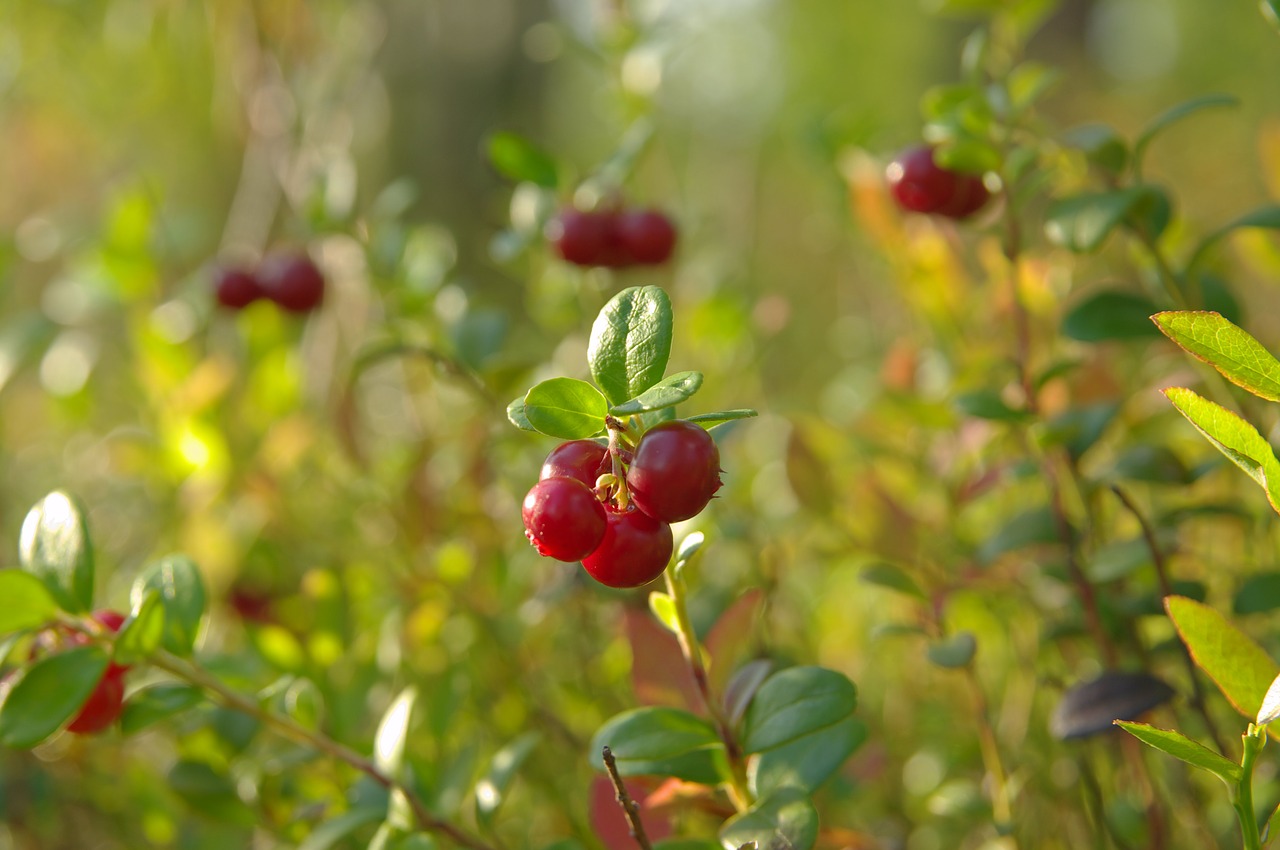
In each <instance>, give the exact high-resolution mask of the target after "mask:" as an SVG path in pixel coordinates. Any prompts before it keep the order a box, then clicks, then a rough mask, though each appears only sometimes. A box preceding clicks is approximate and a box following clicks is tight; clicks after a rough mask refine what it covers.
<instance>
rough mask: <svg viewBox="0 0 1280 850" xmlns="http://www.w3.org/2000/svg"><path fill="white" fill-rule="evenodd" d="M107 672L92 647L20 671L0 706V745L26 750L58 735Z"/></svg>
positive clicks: (101, 654) (97, 650)
mask: <svg viewBox="0 0 1280 850" xmlns="http://www.w3.org/2000/svg"><path fill="white" fill-rule="evenodd" d="M106 669H107V655H106V653H105V652H103V651H102V650H101V649H100V648H98V647H96V646H82V647H78V648H75V649H68V650H67V651H65V652H60V653H58V654H57V655H50V656H48V657H45V658H41V659H39V660H37V661H35V662H33V663H32V664H31V665H29V666H28V667H26V668H25V669H23V670H22V672H21V673H19V674H18V678H17V680H16V681H14V682H13V683H12V684H11V685H10V686H9V691H8V693H7V694H5V696H4V701H3V702H0V744H4V745H5V746H6V747H17V748H21V749H30V748H31V747H34V746H35V745H36V744H39V743H41V742H43V741H44V740H46V739H47V738H49V737H50V736H51V735H53V733H54V732H56V731H58V729H59V727H61V726H62V725H63V724H65V723H66V722H67V721H69V720H71V718H72V717H74V716H75V714H76V712H77V711H79V710H80V707H81V706H82V705H84V703H85V700H87V699H88V698H89V694H91V693H92V692H93V689H94V687H96V686H97V684H98V680H99V679H101V678H102V674H103V672H104V671H105V670H106Z"/></svg>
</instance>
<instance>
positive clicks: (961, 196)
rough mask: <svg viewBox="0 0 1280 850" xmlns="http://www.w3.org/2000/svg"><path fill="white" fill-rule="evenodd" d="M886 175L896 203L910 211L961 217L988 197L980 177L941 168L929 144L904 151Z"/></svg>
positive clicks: (982, 203)
mask: <svg viewBox="0 0 1280 850" xmlns="http://www.w3.org/2000/svg"><path fill="white" fill-rule="evenodd" d="M885 176H886V177H887V179H888V181H889V191H890V192H891V193H892V195H893V197H894V200H896V201H897V202H898V206H900V207H902V208H903V209H904V210H908V211H910V212H919V213H933V214H935V215H941V216H946V217H947V218H955V219H961V218H966V217H968V216H970V215H972V214H973V213H975V212H977V211H978V210H980V209H982V207H983V206H984V205H986V203H987V200H988V198H989V197H990V192H988V191H987V187H986V186H985V185H984V184H983V182H982V178H981V177H980V176H978V175H975V174H964V173H961V172H959V171H950V170H948V169H945V168H942V167H941V166H939V165H938V164H937V163H936V162H934V159H933V149H932V148H929V147H923V146H921V147H914V148H909V149H908V150H905V151H903V152H902V153H901V154H899V155H898V157H897V158H896V159H895V160H894V161H893V162H891V163H890V164H889V167H888V168H887V169H886V170H885Z"/></svg>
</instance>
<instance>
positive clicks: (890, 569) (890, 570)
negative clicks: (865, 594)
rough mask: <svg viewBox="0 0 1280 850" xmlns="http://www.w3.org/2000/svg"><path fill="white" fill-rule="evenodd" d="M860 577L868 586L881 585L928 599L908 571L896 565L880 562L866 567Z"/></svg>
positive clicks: (918, 597) (908, 594)
mask: <svg viewBox="0 0 1280 850" xmlns="http://www.w3.org/2000/svg"><path fill="white" fill-rule="evenodd" d="M858 577H859V578H860V579H862V580H863V581H865V582H866V583H867V584H874V585H879V586H880V587H887V588H889V589H890V590H896V591H898V592H899V593H905V594H906V595H907V596H914V597H916V598H917V599H926V598H927V597H926V596H925V593H924V591H923V590H921V589H920V585H918V584H916V580H915V579H913V578H912V577H911V576H910V574H908V573H907V571H906V570H904V569H902V567H899V566H897V565H895V564H890V563H886V562H884V561H880V562H878V563H875V564H871V565H870V566H868V567H864V568H863V570H862V572H861V573H859V574H858Z"/></svg>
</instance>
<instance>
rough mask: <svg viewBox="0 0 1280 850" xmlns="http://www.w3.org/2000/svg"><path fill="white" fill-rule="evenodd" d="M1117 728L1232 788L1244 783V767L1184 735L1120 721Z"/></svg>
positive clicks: (1142, 724) (1117, 722)
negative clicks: (1241, 767)
mask: <svg viewBox="0 0 1280 850" xmlns="http://www.w3.org/2000/svg"><path fill="white" fill-rule="evenodd" d="M1116 725H1117V726H1119V727H1120V728H1121V729H1123V730H1124V731H1126V732H1128V733H1129V734H1130V735H1132V736H1133V737H1135V738H1137V739H1138V740H1139V741H1142V742H1143V743H1144V744H1148V745H1150V746H1152V747H1155V748H1156V749H1157V750H1160V751H1161V752H1165V753H1168V754H1169V755H1171V756H1173V757H1174V758H1178V759H1181V760H1182V761H1185V762H1186V763H1187V764H1189V765H1192V766H1193V767H1198V768H1200V769H1201V770H1207V771H1209V772H1210V773H1212V774H1214V775H1215V776H1217V777H1218V778H1219V779H1221V780H1222V781H1223V782H1225V783H1227V786H1228V787H1230V788H1232V789H1234V788H1235V786H1236V783H1237V782H1238V781H1239V780H1240V765H1238V764H1236V763H1235V762H1233V761H1231V760H1229V759H1227V758H1224V757H1223V756H1221V755H1218V754H1217V753H1215V752H1214V751H1213V750H1211V749H1209V748H1208V747H1206V746H1204V745H1202V744H1198V743H1196V742H1195V741H1193V740H1191V739H1190V738H1188V737H1187V736H1185V735H1183V734H1182V733H1181V732H1174V731H1172V730H1170V729H1157V728H1156V727H1155V726H1148V725H1147V724H1146V723H1133V722H1130V721H1127V720H1117V721H1116Z"/></svg>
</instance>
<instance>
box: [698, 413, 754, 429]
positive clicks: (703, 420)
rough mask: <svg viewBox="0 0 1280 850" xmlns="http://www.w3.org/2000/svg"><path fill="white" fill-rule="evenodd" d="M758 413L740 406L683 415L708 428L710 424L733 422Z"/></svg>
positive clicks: (749, 417)
mask: <svg viewBox="0 0 1280 850" xmlns="http://www.w3.org/2000/svg"><path fill="white" fill-rule="evenodd" d="M759 415H760V414H759V413H758V412H756V411H754V410H751V409H750V408H741V409H738V410H717V411H715V412H714V413H697V414H694V415H693V416H687V417H685V418H686V419H687V420H688V421H690V422H697V423H698V424H699V425H701V426H702V427H703V428H710V427H711V426H712V425H718V424H719V423H721V422H733V421H735V420H738V419H751V418H752V417H755V416H759Z"/></svg>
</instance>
